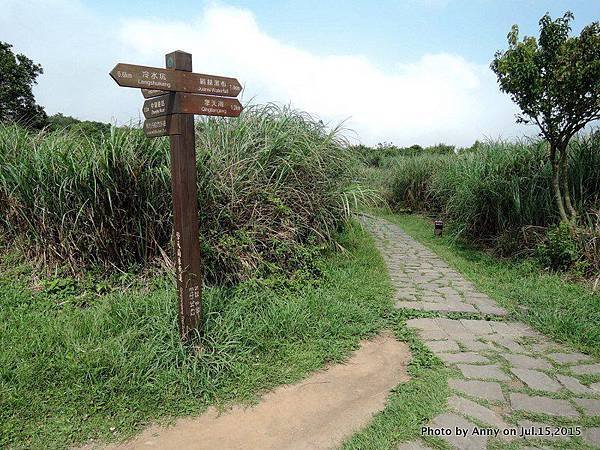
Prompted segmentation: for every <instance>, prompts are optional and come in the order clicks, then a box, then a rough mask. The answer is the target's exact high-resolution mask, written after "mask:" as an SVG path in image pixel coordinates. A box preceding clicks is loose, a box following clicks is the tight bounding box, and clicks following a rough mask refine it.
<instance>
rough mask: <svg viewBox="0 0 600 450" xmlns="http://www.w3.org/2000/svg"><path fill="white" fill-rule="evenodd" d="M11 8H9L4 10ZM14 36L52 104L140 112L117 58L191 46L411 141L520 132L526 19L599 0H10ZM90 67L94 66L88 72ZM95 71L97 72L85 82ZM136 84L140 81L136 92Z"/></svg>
mask: <svg viewBox="0 0 600 450" xmlns="http://www.w3.org/2000/svg"><path fill="white" fill-rule="evenodd" d="M2 4H4V5H2ZM0 5H2V6H3V11H4V12H5V14H3V15H2V16H0V30H1V31H0V40H6V41H8V42H10V43H12V44H14V46H15V48H16V49H17V50H18V51H23V52H25V53H26V54H28V55H29V56H31V57H33V58H34V59H35V60H36V61H39V62H41V63H42V65H43V66H44V68H45V74H44V75H43V76H42V78H41V79H40V84H39V86H38V87H37V88H36V94H37V96H38V99H39V101H40V102H41V103H42V104H43V105H45V106H46V109H47V110H48V112H50V113H53V112H56V111H62V112H64V113H66V114H70V115H74V116H77V117H81V118H89V119H95V120H105V121H109V120H112V121H115V122H120V123H122V122H127V121H128V120H130V119H132V118H133V119H138V118H139V116H140V114H139V109H140V107H141V100H140V96H139V94H138V93H135V92H124V91H125V90H126V89H124V88H118V87H117V86H116V85H115V84H114V83H112V81H111V80H110V79H108V78H107V72H108V71H109V70H110V69H111V68H112V65H114V63H116V62H131V63H138V64H146V65H161V64H163V56H162V55H163V54H164V53H165V52H167V51H170V50H173V49H175V48H179V49H182V50H186V51H190V52H191V53H193V54H194V70H195V71H199V72H205V73H216V74H222V75H226V76H235V77H237V78H239V79H240V80H241V81H242V82H243V84H244V86H245V90H244V97H243V100H244V101H246V102H247V101H253V102H267V101H275V102H279V103H283V104H288V103H290V104H292V105H293V106H294V107H297V108H300V109H303V110H306V111H309V112H310V113H312V114H314V115H317V116H319V117H322V118H323V119H325V120H327V121H330V123H331V124H332V125H333V124H335V123H338V122H339V121H342V120H345V121H346V122H345V125H346V126H347V127H349V128H351V129H352V130H354V133H349V136H350V137H351V138H352V139H356V140H361V141H363V142H366V143H371V144H373V143H376V142H381V141H392V142H395V143H397V144H400V145H410V144H412V143H420V144H431V143H435V142H439V141H446V142H449V143H453V144H458V145H468V144H469V143H471V142H472V141H473V140H475V139H481V138H485V137H488V138H497V137H506V138H509V137H513V136H520V135H523V134H524V133H527V134H532V133H533V131H532V130H531V129H527V128H524V127H522V126H517V125H516V124H514V113H515V108H514V106H513V105H512V104H511V103H510V101H509V100H508V97H507V96H506V95H504V94H500V93H499V92H498V88H497V85H496V82H495V79H494V77H493V74H492V73H491V71H490V70H489V68H488V66H489V62H490V60H491V58H492V57H493V54H494V52H495V51H496V50H498V49H502V48H504V47H505V46H506V34H507V32H508V31H509V29H510V26H511V25H512V24H513V23H518V24H519V27H520V29H521V31H522V34H537V22H538V20H539V18H540V17H541V16H542V15H543V14H544V13H545V12H546V11H549V12H550V13H551V15H552V16H557V15H561V14H562V13H563V12H564V11H565V10H567V9H569V10H571V11H573V12H574V14H575V22H574V24H573V25H574V26H573V28H574V32H579V30H580V29H581V27H582V26H584V25H585V24H587V23H589V22H592V21H594V20H598V18H599V17H598V16H599V15H600V14H599V13H600V6H599V4H598V2H597V1H571V2H563V1H552V2H543V1H484V0H472V1H455V0H408V1H389V0H380V1H377V2H372V1H371V2H368V1H360V2H359V1H354V2H349V1H346V2H343V1H338V0H333V1H331V0H330V1H314V0H310V1H308V0H304V1H295V0H294V1H292V0H279V1H267V0H256V1H236V0H229V1H220V2H214V1H203V0H197V1H192V0H187V1H183V0H171V1H169V2H167V1H148V0H144V1H141V0H135V1H131V0H130V1H124V0H118V1H117V0H105V1H98V0H29V1H26V2H23V1H19V0H0ZM65 64H69V65H72V64H74V65H75V66H76V70H77V71H78V72H79V73H80V74H82V75H83V77H82V76H77V74H76V73H75V72H74V71H73V68H72V67H71V68H70V69H67V68H66V67H65ZM82 78H83V80H82ZM129 91H133V90H129Z"/></svg>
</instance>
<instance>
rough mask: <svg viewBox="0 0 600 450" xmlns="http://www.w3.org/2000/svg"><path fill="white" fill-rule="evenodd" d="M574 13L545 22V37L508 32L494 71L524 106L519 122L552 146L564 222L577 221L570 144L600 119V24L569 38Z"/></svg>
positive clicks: (558, 203)
mask: <svg viewBox="0 0 600 450" xmlns="http://www.w3.org/2000/svg"><path fill="white" fill-rule="evenodd" d="M571 20H573V14H572V13H571V12H566V13H565V14H564V15H563V17H561V18H558V19H556V20H552V19H551V17H550V15H549V14H547V13H546V15H544V17H542V18H541V19H540V22H539V26H540V37H539V39H538V40H536V38H535V37H531V36H525V37H524V38H523V40H522V41H520V42H519V28H518V27H517V25H513V26H512V29H511V31H510V33H508V50H506V51H498V52H496V54H495V56H494V60H493V62H492V64H491V69H492V70H493V71H494V73H495V74H496V76H497V77H498V83H499V84H500V89H501V90H502V91H503V92H506V93H508V94H510V96H511V98H512V100H513V101H514V102H515V103H516V104H517V105H518V106H519V108H520V109H521V113H520V114H518V115H517V122H519V123H534V124H536V125H537V126H538V127H539V129H540V136H541V137H543V138H544V139H545V140H546V141H547V142H548V146H549V158H550V162H551V165H552V188H553V191H554V196H555V199H556V206H557V208H558V212H559V214H560V218H561V220H563V221H567V220H569V219H571V220H575V218H576V216H577V213H576V211H575V209H574V207H573V203H572V201H571V195H570V189H569V180H568V170H567V169H568V154H567V152H568V144H569V140H570V139H571V138H572V137H573V136H574V135H575V134H576V133H577V132H578V131H579V130H581V129H582V128H583V127H585V126H586V125H587V124H588V123H589V122H591V121H593V120H596V119H598V118H600V25H599V24H598V22H594V23H592V24H590V25H588V26H586V27H585V28H584V29H583V30H582V31H581V34H580V35H579V36H578V37H570V36H569V34H570V32H571V26H570V22H571Z"/></svg>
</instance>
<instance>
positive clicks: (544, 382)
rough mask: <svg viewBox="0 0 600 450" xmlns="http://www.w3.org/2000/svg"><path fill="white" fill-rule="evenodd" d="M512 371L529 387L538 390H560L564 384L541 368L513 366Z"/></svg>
mask: <svg viewBox="0 0 600 450" xmlns="http://www.w3.org/2000/svg"><path fill="white" fill-rule="evenodd" d="M510 371H511V372H512V373H513V374H515V376H516V377H517V378H518V379H519V380H521V381H522V382H523V383H525V384H526V385H527V386H528V387H529V388H531V389H535V390H538V391H547V392H558V391H560V390H561V389H562V385H561V384H560V383H558V382H557V381H555V380H553V379H552V378H550V377H549V376H548V375H546V374H545V373H544V372H540V371H539V370H531V369H521V368H516V367H513V368H512V369H510Z"/></svg>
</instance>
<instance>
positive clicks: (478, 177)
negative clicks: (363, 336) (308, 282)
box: [389, 131, 600, 266]
mask: <svg viewBox="0 0 600 450" xmlns="http://www.w3.org/2000/svg"><path fill="white" fill-rule="evenodd" d="M547 152H548V149H547V145H546V143H545V142H543V141H528V140H522V141H516V142H505V141H490V142H487V143H480V144H479V145H477V146H476V147H474V148H472V149H469V150H464V151H460V152H458V153H456V154H455V153H448V154H445V155H432V154H429V153H423V154H421V155H417V156H408V157H397V158H395V159H394V160H393V161H391V162H390V163H389V167H390V169H389V170H390V171H391V174H392V176H391V177H390V180H391V181H390V186H389V200H390V203H391V204H392V206H398V205H400V206H408V207H411V208H416V209H420V210H423V211H429V212H433V213H435V214H436V215H440V216H443V217H445V218H447V219H449V220H451V221H452V223H453V224H454V225H455V227H456V232H457V233H458V235H461V236H463V237H466V238H468V239H470V240H479V241H485V242H486V243H488V244H492V245H494V246H496V247H497V248H498V249H500V250H504V247H506V248H505V250H506V253H514V252H515V251H518V249H519V247H520V246H521V245H522V244H523V242H522V241H524V240H525V241H527V240H528V239H531V240H532V241H535V240H536V239H535V233H538V232H539V233H540V234H544V229H545V228H547V227H551V226H553V225H555V224H556V223H557V222H558V221H559V218H558V214H557V212H556V207H555V204H554V198H553V192H552V187H551V186H552V184H551V177H552V173H551V167H550V164H549V163H548V158H547ZM569 154H570V159H569V177H570V182H571V196H572V198H573V200H574V203H575V206H576V208H577V209H578V211H579V213H580V215H581V217H580V221H581V224H582V225H584V227H583V228H582V230H583V231H582V239H583V240H584V241H585V242H584V243H583V244H582V246H583V247H585V248H586V250H585V252H586V253H587V254H588V256H587V259H589V260H592V261H594V264H595V265H596V266H598V264H599V263H600V255H599V254H598V249H599V247H600V246H599V245H598V243H597V241H598V235H599V233H600V221H599V219H598V217H599V216H598V212H599V211H600V132H598V131H594V132H591V133H589V134H582V135H580V136H578V137H577V138H575V139H573V140H572V142H571V144H570V149H569ZM530 244H532V243H530ZM533 244H535V242H533Z"/></svg>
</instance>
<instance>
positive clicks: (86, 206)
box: [0, 105, 370, 284]
mask: <svg viewBox="0 0 600 450" xmlns="http://www.w3.org/2000/svg"><path fill="white" fill-rule="evenodd" d="M86 129H87V128H74V129H71V130H69V129H65V130H57V131H53V132H48V131H44V132H41V133H32V132H29V131H27V130H25V129H23V128H20V127H18V126H16V125H15V126H12V125H5V124H0V211H2V214H0V234H3V235H5V236H6V237H7V239H10V242H11V244H12V245H16V244H18V243H20V244H22V245H21V248H23V249H26V250H27V252H28V254H29V255H30V256H33V257H35V258H36V259H42V260H43V261H44V262H50V263H54V262H59V263H62V264H66V265H69V266H70V268H71V270H72V271H73V272H75V273H81V272H83V271H85V270H87V269H90V268H91V267H92V266H100V267H102V268H104V269H105V270H106V271H107V272H113V273H114V272H115V271H116V270H115V267H116V268H118V269H119V270H124V271H127V270H130V269H131V266H132V265H142V266H144V265H147V264H148V263H149V262H153V261H154V260H155V259H156V258H158V259H160V258H161V257H162V254H163V253H162V250H165V251H166V252H167V253H168V254H172V253H171V252H169V247H170V245H171V232H172V227H171V223H172V218H171V211H172V206H171V173H170V162H169V145H168V138H159V139H147V138H146V137H145V136H144V135H143V133H142V130H141V129H139V128H129V127H121V128H118V127H112V128H110V132H107V133H97V132H93V130H89V129H88V131H85V130H86ZM196 147H197V148H196V151H197V161H198V163H197V185H198V186H197V187H198V203H199V205H200V208H199V209H200V211H199V214H200V226H201V233H202V236H203V239H202V245H203V255H204V264H205V274H206V278H207V280H208V281H209V282H211V283H215V282H216V283H222V282H230V284H233V283H235V282H238V281H241V280H245V279H249V278H252V277H254V276H256V274H257V273H261V274H272V273H274V272H284V273H287V274H289V273H290V272H292V271H294V270H296V269H298V268H305V267H306V266H307V265H310V255H307V254H306V252H305V250H306V247H307V246H310V245H313V244H317V245H334V235H335V233H336V232H337V231H338V230H339V227H340V226H341V225H342V223H343V222H344V221H345V219H347V218H348V217H349V215H350V212H351V210H352V208H353V207H354V206H355V204H356V203H358V202H360V201H362V200H368V198H369V197H370V195H369V191H368V190H367V189H364V188H363V187H362V186H361V183H360V182H359V181H358V177H357V176H356V173H355V171H356V167H357V165H356V163H355V162H354V160H355V158H354V157H353V154H352V153H351V152H349V151H347V149H346V141H345V138H344V136H343V134H342V130H341V129H340V128H330V127H328V126H326V125H325V124H323V122H321V121H319V120H318V119H316V118H313V117H311V116H310V115H308V114H307V113H303V112H299V111H295V110H292V109H290V108H280V107H277V106H275V105H262V106H248V107H246V108H245V110H244V112H243V113H242V114H241V115H240V117H238V118H232V119H227V120H226V119H223V118H209V119H203V120H201V121H199V122H198V123H197V125H196ZM308 270H310V267H309V268H308Z"/></svg>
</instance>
